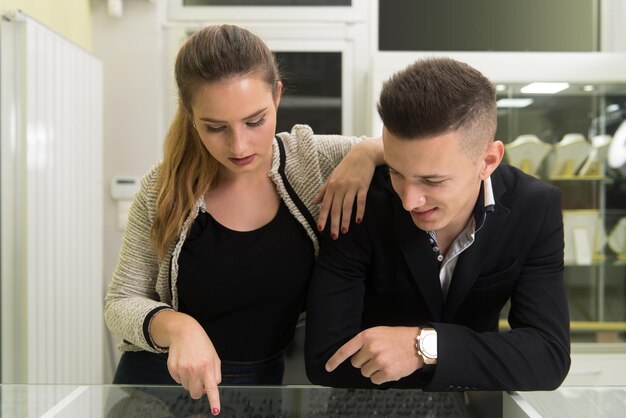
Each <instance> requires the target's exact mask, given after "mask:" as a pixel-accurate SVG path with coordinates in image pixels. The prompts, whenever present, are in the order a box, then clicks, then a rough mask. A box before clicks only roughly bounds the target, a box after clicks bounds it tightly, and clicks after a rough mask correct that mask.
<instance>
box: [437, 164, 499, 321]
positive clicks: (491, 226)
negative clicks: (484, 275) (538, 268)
mask: <svg viewBox="0 0 626 418" xmlns="http://www.w3.org/2000/svg"><path fill="white" fill-rule="evenodd" d="M491 181H492V183H493V188H494V193H495V195H496V207H495V211H494V212H493V213H491V214H488V215H487V218H486V219H485V223H484V225H483V227H482V228H481V229H480V230H479V231H478V232H477V233H476V238H475V240H474V243H473V244H472V245H471V246H470V247H469V248H467V249H466V250H465V251H463V253H462V254H461V255H460V256H459V260H458V262H457V264H456V267H455V268H454V274H453V275H452V281H451V282H450V289H449V290H448V296H447V298H446V302H445V307H444V313H443V321H444V322H449V321H451V320H452V319H453V318H454V314H455V313H456V311H457V309H458V308H459V306H461V303H463V300H464V299H465V296H466V295H467V293H468V292H469V291H470V289H471V288H472V286H473V285H474V282H475V281H476V279H477V278H478V275H479V274H480V271H481V270H482V268H483V263H484V261H485V260H486V259H487V258H488V255H489V251H490V250H491V247H492V245H493V243H494V242H495V241H496V239H497V237H498V235H499V234H500V230H501V229H502V226H503V225H504V224H505V222H506V220H507V218H508V216H509V214H510V213H511V211H510V210H509V208H507V207H505V206H504V205H503V199H502V195H503V194H504V192H505V186H504V183H503V182H502V179H501V178H500V176H499V175H498V174H496V173H494V174H492V177H491Z"/></svg>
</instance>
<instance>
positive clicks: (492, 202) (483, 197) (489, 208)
mask: <svg viewBox="0 0 626 418" xmlns="http://www.w3.org/2000/svg"><path fill="white" fill-rule="evenodd" d="M495 206H496V198H495V196H494V194H493V186H492V185H491V176H489V177H487V178H486V179H485V180H483V182H482V184H481V186H480V193H479V194H478V200H477V201H476V206H474V221H475V222H476V223H475V225H476V226H475V229H474V231H475V232H478V231H479V230H480V229H481V228H482V227H483V225H484V223H485V220H486V219H487V214H489V213H492V212H493V211H494V210H495Z"/></svg>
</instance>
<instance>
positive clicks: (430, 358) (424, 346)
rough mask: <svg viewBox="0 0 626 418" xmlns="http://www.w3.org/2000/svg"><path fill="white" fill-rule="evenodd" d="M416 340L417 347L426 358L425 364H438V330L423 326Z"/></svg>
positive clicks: (418, 351)
mask: <svg viewBox="0 0 626 418" xmlns="http://www.w3.org/2000/svg"><path fill="white" fill-rule="evenodd" d="M416 340H417V341H416V342H415V348H416V349H417V354H419V355H420V356H422V358H423V359H424V364H437V330H435V329H434V328H421V329H420V332H419V334H417V338H416Z"/></svg>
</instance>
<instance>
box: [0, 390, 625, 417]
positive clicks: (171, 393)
mask: <svg viewBox="0 0 626 418" xmlns="http://www.w3.org/2000/svg"><path fill="white" fill-rule="evenodd" d="M0 391H1V392H0V395H1V398H0V401H1V416H2V417H11V418H22V417H28V418H30V417H33V418H34V417H38V418H39V417H41V418H44V417H45V418H52V417H55V418H76V417H80V418H84V417H91V418H99V417H107V418H117V417H133V418H141V417H147V418H165V417H186V418H200V417H209V416H211V415H210V413H209V405H208V402H207V400H206V397H205V398H202V399H200V400H192V399H191V398H190V397H188V396H187V393H186V391H185V390H183V389H182V388H181V387H175V386H115V385H1V386H0ZM220 396H221V403H222V409H221V413H220V414H219V416H220V417H240V418H246V417H249V418H279V417H329V418H330V417H337V418H339V417H359V418H364V417H429V418H437V417H468V418H474V417H476V418H478V417H480V418H492V417H493V418H501V417H513V418H517V417H534V418H536V417H564V416H567V417H615V416H626V387H561V388H560V389H558V390H556V391H553V392H524V393H517V392H515V393H506V392H465V393H463V392H423V391H420V390H386V391H382V390H354V389H331V388H325V387H318V386H275V387H269V386H268V387H254V386H247V387H246V386H244V387H234V386H231V387H228V386H225V387H221V388H220Z"/></svg>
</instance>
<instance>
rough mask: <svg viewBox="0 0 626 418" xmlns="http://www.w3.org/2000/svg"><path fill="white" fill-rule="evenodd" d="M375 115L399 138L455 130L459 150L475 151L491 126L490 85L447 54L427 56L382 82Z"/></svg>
mask: <svg viewBox="0 0 626 418" xmlns="http://www.w3.org/2000/svg"><path fill="white" fill-rule="evenodd" d="M378 114H379V115H380V117H381V119H382V121H383V124H384V125H385V128H386V129H387V130H388V131H389V132H390V133H391V134H393V135H395V136H397V137H399V138H401V139H406V140H410V139H417V138H425V137H430V136H434V135H439V134H443V133H446V132H450V131H456V130H461V131H462V134H463V143H462V144H461V146H462V148H463V149H464V150H467V151H468V152H469V154H470V155H471V156H477V155H481V154H482V151H483V150H484V149H485V147H486V145H487V144H488V143H489V142H490V141H491V140H493V139H494V135H495V131H496V121H497V118H496V94H495V89H494V87H493V84H492V83H491V82H490V81H489V80H488V79H487V78H486V77H485V76H484V75H483V74H481V73H480V72H479V71H478V70H476V69H475V68H473V67H471V66H469V65H467V64H465V63H463V62H459V61H456V60H453V59H451V58H427V59H421V60H418V61H416V62H415V63H413V64H411V65H409V66H408V67H406V68H405V69H403V70H401V71H399V72H397V73H396V74H394V75H393V76H391V78H390V79H389V80H387V81H386V82H385V83H384V84H383V88H382V92H381V94H380V99H379V102H378Z"/></svg>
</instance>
